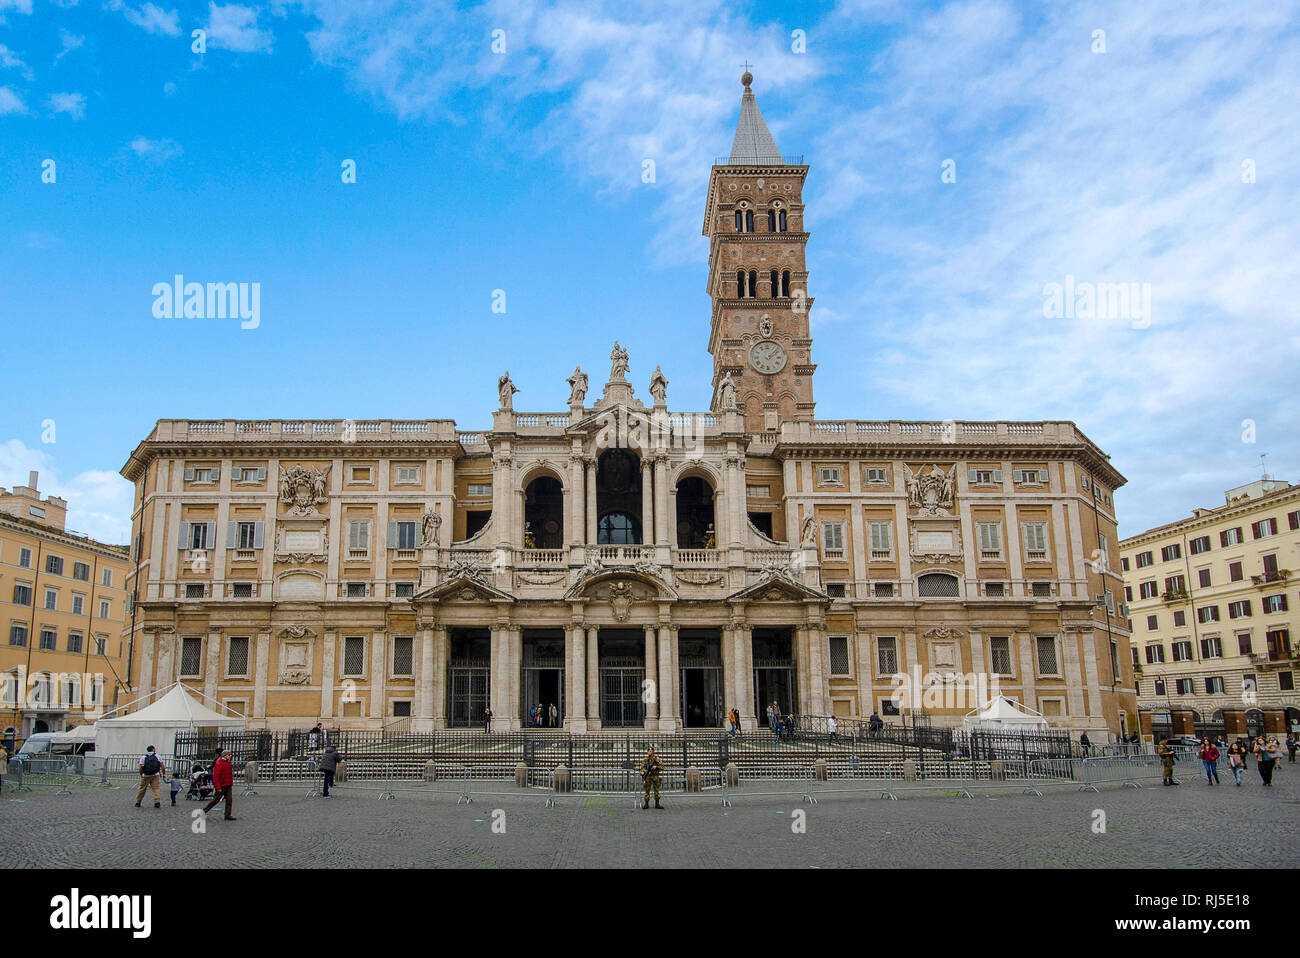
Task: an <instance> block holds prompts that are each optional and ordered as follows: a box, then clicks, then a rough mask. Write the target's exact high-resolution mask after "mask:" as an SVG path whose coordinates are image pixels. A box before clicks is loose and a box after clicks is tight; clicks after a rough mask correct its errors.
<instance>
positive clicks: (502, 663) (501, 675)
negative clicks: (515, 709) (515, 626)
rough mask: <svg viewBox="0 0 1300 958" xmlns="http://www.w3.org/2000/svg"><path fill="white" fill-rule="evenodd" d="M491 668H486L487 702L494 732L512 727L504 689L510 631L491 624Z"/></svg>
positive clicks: (507, 666) (506, 677)
mask: <svg viewBox="0 0 1300 958" xmlns="http://www.w3.org/2000/svg"><path fill="white" fill-rule="evenodd" d="M491 649H492V652H491V655H492V662H491V668H489V669H488V704H489V705H490V706H491V708H492V730H493V731H494V732H500V731H504V730H506V729H509V728H513V725H512V724H511V720H512V719H513V718H514V716H513V715H512V714H511V712H510V703H509V695H508V692H507V689H506V682H507V681H508V675H509V666H510V632H509V630H508V629H506V627H505V626H502V625H493V626H492V639H491Z"/></svg>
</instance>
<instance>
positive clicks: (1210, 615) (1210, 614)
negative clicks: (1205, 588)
mask: <svg viewBox="0 0 1300 958" xmlns="http://www.w3.org/2000/svg"><path fill="white" fill-rule="evenodd" d="M1196 621H1197V622H1201V623H1205V622H1218V621H1219V607H1218V606H1217V605H1203V606H1201V607H1200V608H1199V609H1197V610H1196Z"/></svg>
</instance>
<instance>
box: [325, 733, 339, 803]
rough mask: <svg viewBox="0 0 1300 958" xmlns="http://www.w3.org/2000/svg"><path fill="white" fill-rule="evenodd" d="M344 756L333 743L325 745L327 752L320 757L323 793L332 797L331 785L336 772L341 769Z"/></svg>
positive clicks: (327, 796) (326, 796)
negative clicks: (340, 765) (340, 764)
mask: <svg viewBox="0 0 1300 958" xmlns="http://www.w3.org/2000/svg"><path fill="white" fill-rule="evenodd" d="M342 760H343V756H342V755H340V754H339V750H338V749H336V748H335V747H334V746H333V745H326V746H325V754H324V755H322V756H321V757H320V770H321V773H322V775H323V776H324V778H323V779H322V781H321V792H320V793H321V795H323V796H324V797H325V798H329V797H330V786H331V785H333V784H334V773H335V772H337V771H338V770H339V762H341V761H342Z"/></svg>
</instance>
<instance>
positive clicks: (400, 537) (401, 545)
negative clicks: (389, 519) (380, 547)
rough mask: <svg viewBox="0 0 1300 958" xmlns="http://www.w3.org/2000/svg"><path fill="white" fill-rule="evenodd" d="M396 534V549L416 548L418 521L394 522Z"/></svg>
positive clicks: (394, 541)
mask: <svg viewBox="0 0 1300 958" xmlns="http://www.w3.org/2000/svg"><path fill="white" fill-rule="evenodd" d="M393 526H394V527H395V529H394V531H395V533H396V534H395V535H394V537H393V548H395V549H414V548H415V547H416V539H415V536H416V530H417V528H418V525H417V523H414V522H394V523H393Z"/></svg>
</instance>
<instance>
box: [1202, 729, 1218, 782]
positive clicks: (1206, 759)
mask: <svg viewBox="0 0 1300 958" xmlns="http://www.w3.org/2000/svg"><path fill="white" fill-rule="evenodd" d="M1200 756H1201V762H1202V764H1204V765H1205V784H1206V785H1218V784H1219V749H1218V746H1216V745H1215V744H1214V743H1213V742H1211V741H1210V737H1209V736H1208V735H1207V736H1205V738H1203V739H1201V751H1200Z"/></svg>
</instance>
